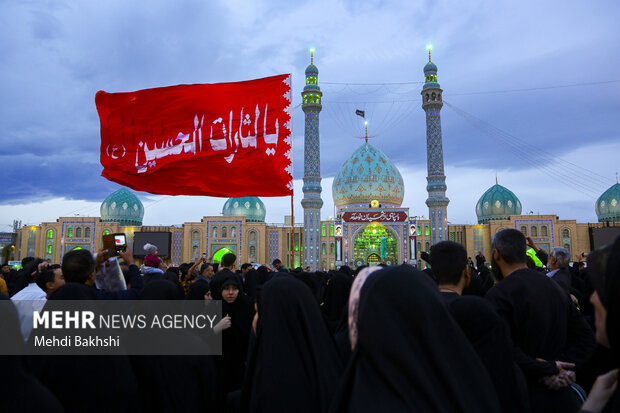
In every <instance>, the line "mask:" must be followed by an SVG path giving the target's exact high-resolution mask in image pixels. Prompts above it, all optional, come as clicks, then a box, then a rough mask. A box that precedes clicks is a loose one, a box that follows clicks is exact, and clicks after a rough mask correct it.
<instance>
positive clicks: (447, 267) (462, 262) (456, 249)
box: [430, 241, 469, 286]
mask: <svg viewBox="0 0 620 413" xmlns="http://www.w3.org/2000/svg"><path fill="white" fill-rule="evenodd" d="M430 260H431V268H432V269H433V275H434V276H435V279H436V280H437V284H439V285H457V284H459V283H460V282H461V279H462V278H463V277H465V278H466V280H465V286H467V284H468V283H469V266H468V265H467V251H465V248H463V246H462V245H461V244H458V243H456V242H453V241H442V242H438V243H437V244H435V245H433V246H432V247H431V254H430Z"/></svg>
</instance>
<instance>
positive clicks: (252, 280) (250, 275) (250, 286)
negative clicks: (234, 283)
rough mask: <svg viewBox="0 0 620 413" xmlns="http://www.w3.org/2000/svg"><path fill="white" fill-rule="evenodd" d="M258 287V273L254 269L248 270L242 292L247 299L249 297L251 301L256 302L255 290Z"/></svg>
mask: <svg viewBox="0 0 620 413" xmlns="http://www.w3.org/2000/svg"><path fill="white" fill-rule="evenodd" d="M259 285H260V283H259V274H258V271H256V270H255V269H254V268H250V270H249V271H248V272H247V273H246V274H245V285H244V290H245V292H246V294H247V295H248V297H250V298H251V299H252V300H253V301H254V300H256V289H257V288H258V287H259Z"/></svg>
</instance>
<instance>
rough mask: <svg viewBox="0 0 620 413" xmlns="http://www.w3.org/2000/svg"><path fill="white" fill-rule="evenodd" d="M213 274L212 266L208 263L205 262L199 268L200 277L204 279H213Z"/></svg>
mask: <svg viewBox="0 0 620 413" xmlns="http://www.w3.org/2000/svg"><path fill="white" fill-rule="evenodd" d="M214 274H215V273H214V272H213V264H211V263H210V262H205V263H204V264H202V266H201V267H200V275H202V276H205V277H207V278H209V279H211V278H213V275H214Z"/></svg>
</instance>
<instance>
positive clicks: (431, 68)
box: [418, 62, 437, 73]
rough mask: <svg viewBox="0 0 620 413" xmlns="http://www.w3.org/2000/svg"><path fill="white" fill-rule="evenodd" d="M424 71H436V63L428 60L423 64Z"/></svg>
mask: <svg viewBox="0 0 620 413" xmlns="http://www.w3.org/2000/svg"><path fill="white" fill-rule="evenodd" d="M418 67H419V66H418ZM426 72H437V65H436V64H435V63H433V62H428V63H427V64H426V66H424V73H426Z"/></svg>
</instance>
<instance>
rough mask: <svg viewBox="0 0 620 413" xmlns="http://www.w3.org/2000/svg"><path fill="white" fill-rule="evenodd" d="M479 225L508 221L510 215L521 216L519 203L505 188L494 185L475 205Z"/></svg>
mask: <svg viewBox="0 0 620 413" xmlns="http://www.w3.org/2000/svg"><path fill="white" fill-rule="evenodd" d="M476 215H477V216H478V223H479V224H486V223H488V222H489V221H491V220H494V219H508V218H510V216H511V215H521V201H519V198H517V196H516V195H515V194H513V193H512V191H511V190H509V189H508V188H506V187H503V186H501V185H499V184H495V185H493V186H492V187H490V188H489V189H488V190H487V191H486V192H485V193H484V194H482V196H481V197H480V199H479V200H478V203H477V204H476Z"/></svg>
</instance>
